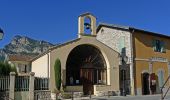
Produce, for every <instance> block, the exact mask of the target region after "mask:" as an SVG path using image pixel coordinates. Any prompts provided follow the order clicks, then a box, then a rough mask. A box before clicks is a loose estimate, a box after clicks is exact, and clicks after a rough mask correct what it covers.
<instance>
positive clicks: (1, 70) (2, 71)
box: [0, 62, 17, 76]
mask: <svg viewBox="0 0 170 100" xmlns="http://www.w3.org/2000/svg"><path fill="white" fill-rule="evenodd" d="M10 72H15V73H17V71H16V67H15V66H11V65H10V64H8V62H0V75H4V76H5V75H9V73H10Z"/></svg>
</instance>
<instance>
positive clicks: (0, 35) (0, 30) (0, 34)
mask: <svg viewBox="0 0 170 100" xmlns="http://www.w3.org/2000/svg"><path fill="white" fill-rule="evenodd" d="M3 36H4V32H3V30H2V29H1V28H0V40H2V38H3Z"/></svg>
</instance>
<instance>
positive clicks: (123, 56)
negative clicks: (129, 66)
mask: <svg viewBox="0 0 170 100" xmlns="http://www.w3.org/2000/svg"><path fill="white" fill-rule="evenodd" d="M121 61H122V79H123V91H122V92H123V93H122V95H123V96H126V86H125V85H126V84H125V83H126V76H125V75H126V63H127V61H128V57H127V56H126V55H121Z"/></svg>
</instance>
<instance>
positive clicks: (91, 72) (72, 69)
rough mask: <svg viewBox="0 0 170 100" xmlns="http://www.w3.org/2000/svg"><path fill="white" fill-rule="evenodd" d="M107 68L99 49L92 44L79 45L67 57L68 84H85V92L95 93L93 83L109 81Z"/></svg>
mask: <svg viewBox="0 0 170 100" xmlns="http://www.w3.org/2000/svg"><path fill="white" fill-rule="evenodd" d="M106 68H107V66H106V62H105V60H104V57H103V55H102V53H101V52H100V50H99V49H97V48H96V47H94V46H92V45H87V44H84V45H79V46H77V47H75V48H74V49H73V50H72V51H71V52H70V54H69V56H68V58H67V63H66V84H67V85H83V91H84V94H89V92H91V93H93V85H95V84H106V83H107V70H106Z"/></svg>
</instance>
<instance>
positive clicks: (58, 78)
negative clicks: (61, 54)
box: [54, 59, 61, 90]
mask: <svg viewBox="0 0 170 100" xmlns="http://www.w3.org/2000/svg"><path fill="white" fill-rule="evenodd" d="M54 71H55V85H56V88H57V89H58V90H60V87H61V62H60V60H59V59H56V61H55V65H54Z"/></svg>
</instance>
